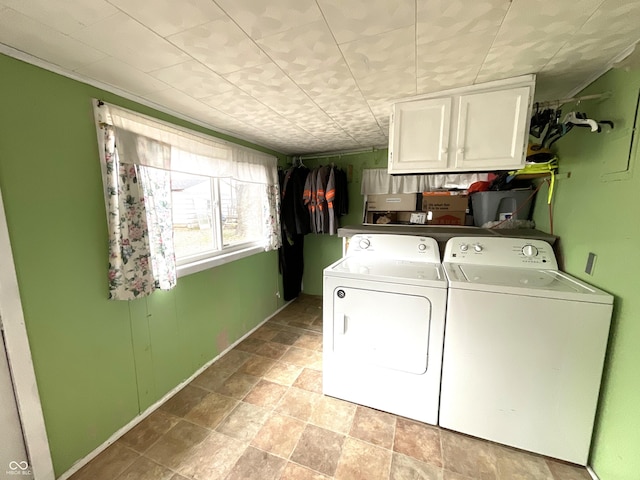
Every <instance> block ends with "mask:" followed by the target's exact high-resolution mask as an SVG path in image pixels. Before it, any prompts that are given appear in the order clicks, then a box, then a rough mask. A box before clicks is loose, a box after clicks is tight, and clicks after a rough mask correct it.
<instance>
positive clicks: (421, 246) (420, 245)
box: [418, 243, 427, 252]
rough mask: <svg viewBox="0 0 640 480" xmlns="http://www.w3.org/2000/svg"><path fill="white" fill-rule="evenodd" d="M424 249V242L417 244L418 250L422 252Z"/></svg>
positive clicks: (425, 247)
mask: <svg viewBox="0 0 640 480" xmlns="http://www.w3.org/2000/svg"><path fill="white" fill-rule="evenodd" d="M426 249H427V246H426V245H425V244H424V243H419V244H418V250H420V251H421V252H424V251H425V250H426Z"/></svg>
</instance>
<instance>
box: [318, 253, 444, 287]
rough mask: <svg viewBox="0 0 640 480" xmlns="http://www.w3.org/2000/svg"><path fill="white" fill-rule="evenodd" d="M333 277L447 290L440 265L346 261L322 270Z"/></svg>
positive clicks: (373, 260) (347, 258) (401, 261)
mask: <svg viewBox="0 0 640 480" xmlns="http://www.w3.org/2000/svg"><path fill="white" fill-rule="evenodd" d="M324 274H325V275H329V276H334V277H343V278H352V279H359V280H370V281H376V282H387V283H402V284H407V285H422V286H433V287H437V288H447V278H446V276H445V274H444V271H443V270H442V265H440V264H439V263H431V262H413V261H410V260H394V259H390V258H375V257H369V258H363V257H360V256H352V257H346V258H343V259H342V260H339V261H337V262H336V263H334V264H333V265H330V266H328V267H327V268H325V269H324Z"/></svg>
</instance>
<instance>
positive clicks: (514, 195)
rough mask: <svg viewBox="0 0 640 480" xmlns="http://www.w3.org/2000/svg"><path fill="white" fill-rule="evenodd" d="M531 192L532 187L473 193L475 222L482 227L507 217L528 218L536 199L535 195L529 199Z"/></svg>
mask: <svg viewBox="0 0 640 480" xmlns="http://www.w3.org/2000/svg"><path fill="white" fill-rule="evenodd" d="M531 193H533V190H531V189H526V190H507V191H504V192H476V193H473V194H472V195H471V206H472V207H473V224H474V225H475V226H476V227H481V226H482V225H484V224H485V223H487V222H492V221H495V220H504V219H506V218H513V219H520V220H527V219H528V218H529V213H530V212H531V205H532V204H533V201H534V199H535V196H534V197H532V198H531V199H529V196H530V195H531Z"/></svg>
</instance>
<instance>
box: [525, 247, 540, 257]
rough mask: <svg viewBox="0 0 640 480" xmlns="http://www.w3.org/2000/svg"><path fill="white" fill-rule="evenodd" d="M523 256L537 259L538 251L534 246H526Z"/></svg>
mask: <svg viewBox="0 0 640 480" xmlns="http://www.w3.org/2000/svg"><path fill="white" fill-rule="evenodd" d="M522 254H523V255H524V256H525V257H535V256H536V255H538V249H537V248H536V247H534V246H533V245H525V246H524V247H522Z"/></svg>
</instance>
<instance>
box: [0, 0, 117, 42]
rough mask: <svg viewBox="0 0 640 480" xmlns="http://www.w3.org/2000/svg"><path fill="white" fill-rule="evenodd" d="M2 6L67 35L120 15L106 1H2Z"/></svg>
mask: <svg viewBox="0 0 640 480" xmlns="http://www.w3.org/2000/svg"><path fill="white" fill-rule="evenodd" d="M0 4H3V5H6V6H7V7H10V8H12V9H14V10H16V11H18V12H20V13H22V14H24V15H26V16H27V17H31V18H33V19H34V20H37V21H38V22H40V23H42V24H44V25H48V26H50V27H52V28H55V29H56V30H58V31H60V32H62V33H66V34H69V33H73V32H76V31H78V30H81V29H82V28H84V27H86V26H88V25H92V24H94V23H96V22H98V21H100V20H102V19H104V18H107V17H110V16H111V15H114V14H115V13H118V9H116V8H115V7H114V6H113V5H110V4H109V3H107V2H106V1H104V0H91V1H86V0H55V1H51V0H29V1H25V0H0Z"/></svg>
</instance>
